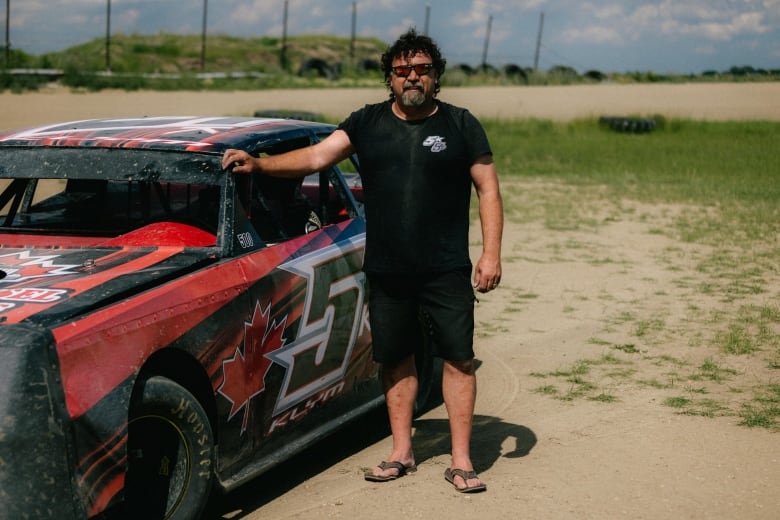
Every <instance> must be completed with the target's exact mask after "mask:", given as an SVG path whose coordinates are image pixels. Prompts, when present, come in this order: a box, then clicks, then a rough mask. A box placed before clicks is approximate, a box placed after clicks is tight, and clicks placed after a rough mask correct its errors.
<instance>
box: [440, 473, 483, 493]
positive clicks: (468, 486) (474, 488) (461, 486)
mask: <svg viewBox="0 0 780 520" xmlns="http://www.w3.org/2000/svg"><path fill="white" fill-rule="evenodd" d="M444 478H445V479H447V482H449V483H450V484H452V485H453V486H455V489H456V490H458V492H460V493H478V492H480V491H487V485H486V484H485V483H484V482H482V481H481V480H480V479H479V476H477V472H476V471H474V470H471V471H464V470H462V469H451V468H447V469H446V470H445V471H444Z"/></svg>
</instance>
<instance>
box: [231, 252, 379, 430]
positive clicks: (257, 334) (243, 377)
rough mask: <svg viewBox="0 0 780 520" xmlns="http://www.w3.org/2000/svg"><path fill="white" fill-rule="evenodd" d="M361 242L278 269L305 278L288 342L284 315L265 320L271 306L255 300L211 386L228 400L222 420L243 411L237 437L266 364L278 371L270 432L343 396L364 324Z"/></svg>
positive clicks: (258, 391)
mask: <svg viewBox="0 0 780 520" xmlns="http://www.w3.org/2000/svg"><path fill="white" fill-rule="evenodd" d="M364 242H365V239H364V238H361V239H359V240H357V241H355V242H348V243H342V244H340V245H336V246H332V247H328V248H326V249H323V250H321V251H316V252H314V253H311V254H308V255H303V256H301V257H298V258H295V259H293V260H290V261H289V262H287V263H285V264H283V265H281V266H280V267H279V268H280V269H282V270H285V271H288V272H290V273H293V274H296V275H298V276H301V277H302V278H304V279H305V280H306V294H305V297H304V302H303V308H302V314H301V318H300V323H301V325H300V327H298V332H297V334H296V336H295V337H294V338H288V337H286V331H285V327H286V325H287V318H288V317H287V315H285V316H284V317H281V318H275V319H272V316H273V312H272V309H271V305H270V304H268V305H266V306H265V307H263V306H262V305H261V304H260V302H259V301H258V302H257V303H256V305H255V310H254V313H253V315H252V318H251V320H250V321H248V322H246V323H245V327H244V340H243V345H239V346H237V347H236V350H235V352H234V354H233V356H232V357H230V358H229V359H226V360H224V361H223V363H222V371H223V381H222V384H221V385H220V386H219V388H218V389H217V391H218V393H219V394H221V395H222V396H224V397H225V398H226V399H227V400H228V401H230V403H231V409H230V414H229V416H228V420H230V419H232V418H233V417H234V416H236V415H237V414H238V413H239V412H241V411H243V422H242V426H241V433H242V434H243V433H244V432H245V431H246V429H247V426H248V421H249V405H250V402H251V401H252V399H253V398H255V397H257V396H258V395H260V394H261V393H262V392H263V391H264V390H265V377H266V375H267V374H268V371H269V369H270V368H271V365H272V364H273V363H275V364H277V365H279V366H281V367H283V368H284V370H285V373H284V378H283V381H282V384H281V388H280V390H279V394H278V396H277V399H276V403H275V405H274V409H273V414H272V415H273V417H274V418H275V420H274V422H273V424H272V425H271V427H270V430H269V433H271V432H273V431H274V430H275V429H277V428H280V427H282V426H284V425H286V424H288V423H290V422H291V421H296V420H298V419H300V418H302V417H304V416H305V415H306V414H308V413H309V411H311V410H312V408H314V407H315V406H317V405H318V404H320V403H324V402H326V401H328V400H330V399H332V398H333V397H335V396H337V395H339V394H340V393H341V392H342V391H343V389H344V381H343V379H344V375H345V374H346V371H347V368H348V366H349V361H350V359H351V354H352V351H353V349H354V346H355V342H356V340H357V337H358V335H359V332H360V328H361V327H363V326H365V318H364V316H363V314H364V313H363V312H361V310H362V309H363V308H364V305H365V303H364V298H365V275H364V274H363V272H362V270H361V269H362V265H363V249H364V247H365V244H364Z"/></svg>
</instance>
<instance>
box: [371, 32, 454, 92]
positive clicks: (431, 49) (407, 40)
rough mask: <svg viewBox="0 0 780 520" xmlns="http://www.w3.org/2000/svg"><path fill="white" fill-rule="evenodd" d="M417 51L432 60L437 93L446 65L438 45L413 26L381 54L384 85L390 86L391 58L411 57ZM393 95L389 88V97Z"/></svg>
mask: <svg viewBox="0 0 780 520" xmlns="http://www.w3.org/2000/svg"><path fill="white" fill-rule="evenodd" d="M417 53H423V54H427V55H428V56H430V57H431V59H432V60H433V69H434V70H435V71H436V84H435V87H434V94H438V93H439V90H441V83H440V82H441V77H442V76H443V75H444V68H445V66H446V65H447V60H445V59H444V58H443V57H442V55H441V51H440V50H439V46H438V45H436V42H434V41H433V39H431V38H430V37H428V36H425V35H422V34H417V31H416V30H415V29H414V28H410V29H409V30H408V31H407V32H406V33H404V34H402V35H401V36H400V37H399V38H398V40H396V42H395V43H394V44H393V45H392V46H390V47H388V48H387V50H386V51H385V52H384V54H382V72H383V73H384V75H385V86H387V88H388V89H389V88H390V75H391V73H392V68H393V67H392V64H393V60H394V59H396V58H411V57H412V56H414V55H415V54H417ZM394 97H395V95H394V94H393V90H392V89H390V99H393V98H394Z"/></svg>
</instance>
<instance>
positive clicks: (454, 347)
mask: <svg viewBox="0 0 780 520" xmlns="http://www.w3.org/2000/svg"><path fill="white" fill-rule="evenodd" d="M470 277H471V269H470V268H466V269H459V270H456V271H451V272H447V273H437V274H428V275H377V274H369V275H368V285H369V299H368V306H369V307H368V308H369V315H368V317H369V323H370V324H371V335H372V338H373V349H374V361H376V362H377V363H390V362H395V361H400V360H401V359H404V358H406V357H408V356H410V355H412V354H414V353H415V352H416V351H417V350H418V349H420V348H422V344H423V335H424V334H431V335H432V337H433V355H435V356H437V357H440V358H443V359H446V360H449V361H465V360H468V359H473V358H474V300H475V297H474V288H473V287H472V285H471V278H470ZM423 316H424V319H421V317H423Z"/></svg>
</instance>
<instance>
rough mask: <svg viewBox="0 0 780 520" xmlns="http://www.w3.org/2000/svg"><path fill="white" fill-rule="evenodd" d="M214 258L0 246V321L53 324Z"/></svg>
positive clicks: (144, 250)
mask: <svg viewBox="0 0 780 520" xmlns="http://www.w3.org/2000/svg"><path fill="white" fill-rule="evenodd" d="M214 261H215V255H214V253H213V250H212V249H210V248H184V247H90V248H81V247H76V248H16V247H0V277H1V278H0V324H3V325H6V324H12V323H20V322H22V321H27V322H30V323H34V324H38V325H40V326H44V327H52V326H56V325H57V324H59V323H62V322H63V321H66V320H69V319H73V318H74V317H77V316H79V315H83V314H86V313H89V312H91V311H94V310H96V309H99V308H101V307H103V306H105V305H108V304H110V303H113V302H117V301H119V300H121V299H123V298H126V297H128V296H130V295H133V294H137V293H139V292H142V291H144V290H146V289H148V288H150V287H153V286H156V285H159V284H161V283H163V282H165V281H166V280H170V279H173V278H175V277H180V276H182V275H184V274H186V273H187V272H191V271H193V270H195V269H197V268H198V267H200V266H203V265H205V264H208V263H211V262H214Z"/></svg>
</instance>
